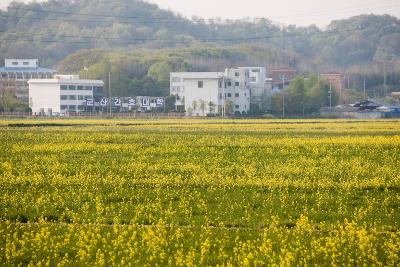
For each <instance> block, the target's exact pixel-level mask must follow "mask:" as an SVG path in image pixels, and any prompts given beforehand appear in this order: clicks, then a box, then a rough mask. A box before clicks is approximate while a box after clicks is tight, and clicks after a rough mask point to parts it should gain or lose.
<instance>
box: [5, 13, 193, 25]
mask: <svg viewBox="0 0 400 267" xmlns="http://www.w3.org/2000/svg"><path fill="white" fill-rule="evenodd" d="M0 16H1V17H6V18H16V19H32V20H49V21H60V22H63V21H68V22H89V23H110V22H111V23H126V24H146V23H148V24H182V23H186V22H184V21H175V22H171V21H152V20H142V21H114V20H109V21H107V20H89V19H71V18H43V17H42V18H38V17H29V16H14V15H5V14H0Z"/></svg>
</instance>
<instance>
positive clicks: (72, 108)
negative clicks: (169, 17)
mask: <svg viewBox="0 0 400 267" xmlns="http://www.w3.org/2000/svg"><path fill="white" fill-rule="evenodd" d="M68 109H69V110H76V106H75V105H69V106H68Z"/></svg>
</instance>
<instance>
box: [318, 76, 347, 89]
mask: <svg viewBox="0 0 400 267" xmlns="http://www.w3.org/2000/svg"><path fill="white" fill-rule="evenodd" d="M320 77H321V79H323V80H325V81H327V82H328V83H330V84H331V85H332V87H333V89H335V90H336V92H337V93H340V90H342V89H343V88H344V84H343V83H344V78H343V74H340V73H322V74H320Z"/></svg>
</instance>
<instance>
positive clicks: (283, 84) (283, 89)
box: [282, 74, 285, 118]
mask: <svg viewBox="0 0 400 267" xmlns="http://www.w3.org/2000/svg"><path fill="white" fill-rule="evenodd" d="M282 118H285V74H283V75H282Z"/></svg>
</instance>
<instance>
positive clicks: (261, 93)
mask: <svg viewBox="0 0 400 267" xmlns="http://www.w3.org/2000/svg"><path fill="white" fill-rule="evenodd" d="M239 69H244V70H247V71H248V72H249V87H250V95H251V98H250V102H251V104H252V105H257V106H258V109H259V110H260V111H263V112H264V111H266V110H268V109H269V108H270V107H271V97H272V84H271V83H270V80H269V79H267V70H266V68H265V67H240V68H239Z"/></svg>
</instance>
